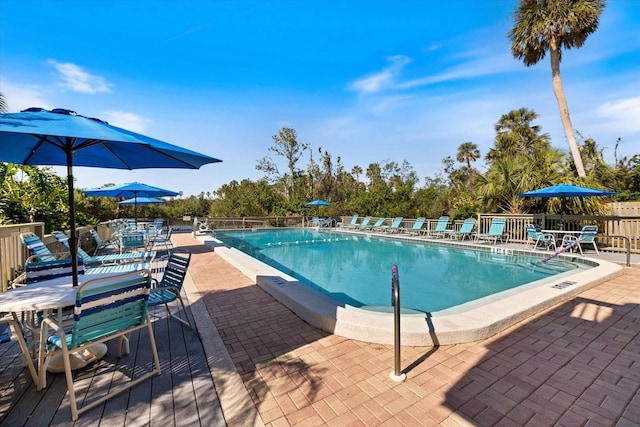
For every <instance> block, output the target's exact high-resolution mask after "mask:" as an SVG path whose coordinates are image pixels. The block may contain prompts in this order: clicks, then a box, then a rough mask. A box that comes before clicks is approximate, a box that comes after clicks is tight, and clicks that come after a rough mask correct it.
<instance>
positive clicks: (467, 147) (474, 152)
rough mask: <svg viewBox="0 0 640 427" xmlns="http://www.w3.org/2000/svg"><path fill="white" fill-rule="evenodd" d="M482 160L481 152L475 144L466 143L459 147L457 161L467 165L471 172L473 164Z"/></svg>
mask: <svg viewBox="0 0 640 427" xmlns="http://www.w3.org/2000/svg"><path fill="white" fill-rule="evenodd" d="M479 158H480V150H478V146H477V145H476V144H474V143H473V142H465V143H463V144H460V146H459V147H458V154H457V155H456V160H457V161H459V162H460V163H466V164H467V168H468V169H469V170H471V162H475V161H476V160H478V159H479Z"/></svg>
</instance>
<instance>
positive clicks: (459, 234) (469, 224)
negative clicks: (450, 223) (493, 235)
mask: <svg viewBox="0 0 640 427" xmlns="http://www.w3.org/2000/svg"><path fill="white" fill-rule="evenodd" d="M475 226H476V220H475V219H473V218H469V219H465V220H464V222H463V223H462V226H461V227H460V230H457V231H456V230H449V231H447V232H446V234H447V236H449V237H452V238H454V239H460V240H464V239H466V238H467V237H468V238H469V240H471V237H472V236H473V228H474V227H475Z"/></svg>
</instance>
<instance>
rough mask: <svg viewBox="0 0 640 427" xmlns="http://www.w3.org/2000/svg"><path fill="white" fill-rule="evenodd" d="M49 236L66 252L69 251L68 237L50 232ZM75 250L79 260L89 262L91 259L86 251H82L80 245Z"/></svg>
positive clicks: (56, 232) (58, 232) (59, 232)
mask: <svg viewBox="0 0 640 427" xmlns="http://www.w3.org/2000/svg"><path fill="white" fill-rule="evenodd" d="M51 235H52V236H53V237H54V238H55V239H56V240H57V241H58V243H60V244H61V245H62V246H64V247H65V248H66V249H67V250H71V247H70V245H69V236H67V235H66V234H64V233H63V232H62V231H52V232H51ZM76 250H77V251H78V252H77V253H78V255H80V258H82V259H83V260H84V261H85V262H90V261H91V260H92V259H93V257H92V256H91V255H89V254H88V253H87V251H85V250H84V249H82V247H81V246H80V245H78V248H77V249H76Z"/></svg>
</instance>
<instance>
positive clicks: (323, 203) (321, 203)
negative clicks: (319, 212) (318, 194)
mask: <svg viewBox="0 0 640 427" xmlns="http://www.w3.org/2000/svg"><path fill="white" fill-rule="evenodd" d="M305 204H306V205H307V206H331V203H329V202H325V201H324V200H320V199H318V200H314V201H312V202H308V203H305Z"/></svg>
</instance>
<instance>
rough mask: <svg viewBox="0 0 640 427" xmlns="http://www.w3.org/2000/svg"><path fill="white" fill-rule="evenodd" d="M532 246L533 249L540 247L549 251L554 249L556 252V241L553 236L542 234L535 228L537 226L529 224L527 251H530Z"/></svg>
mask: <svg viewBox="0 0 640 427" xmlns="http://www.w3.org/2000/svg"><path fill="white" fill-rule="evenodd" d="M532 245H533V249H536V248H537V247H538V246H544V247H545V249H547V250H549V249H551V248H552V247H553V249H554V250H555V249H556V239H555V237H554V236H553V235H551V234H545V233H543V232H541V231H540V230H538V229H537V228H536V227H535V225H533V224H527V246H525V249H528V248H529V247H530V246H532Z"/></svg>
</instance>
